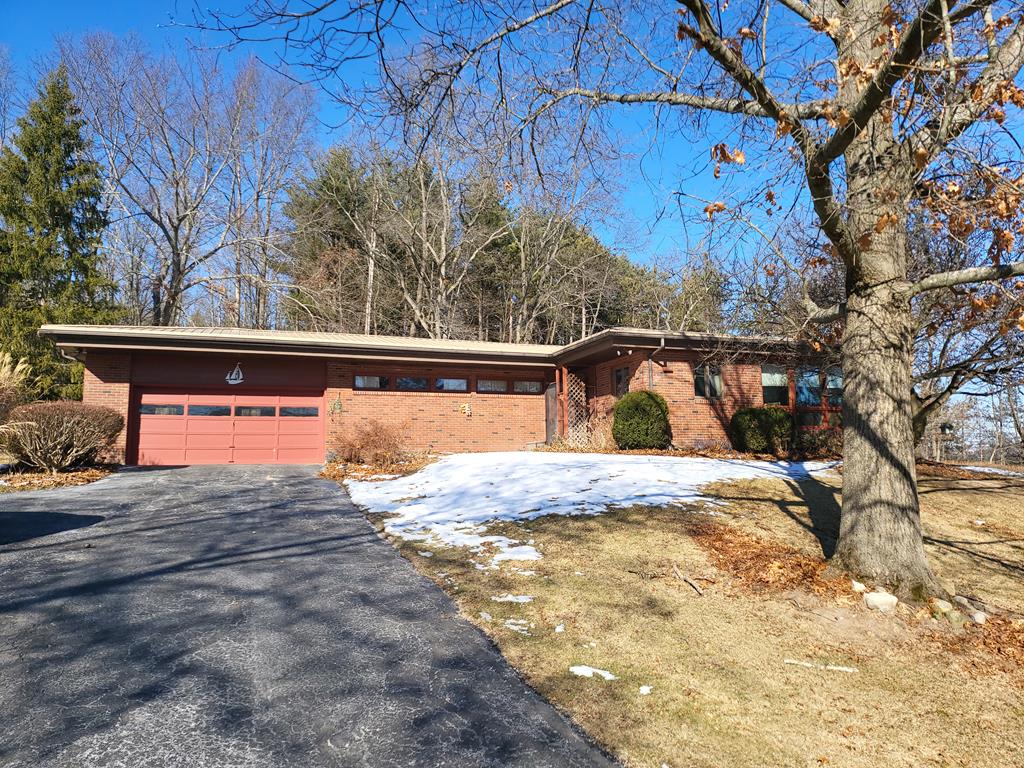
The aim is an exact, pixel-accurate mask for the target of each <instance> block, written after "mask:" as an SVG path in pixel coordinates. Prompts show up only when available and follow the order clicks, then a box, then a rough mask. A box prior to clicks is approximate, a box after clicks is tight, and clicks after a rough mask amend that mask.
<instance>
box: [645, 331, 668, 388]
mask: <svg viewBox="0 0 1024 768" xmlns="http://www.w3.org/2000/svg"><path fill="white" fill-rule="evenodd" d="M664 349H665V337H664V336H662V337H661V344H659V345H658V348H657V349H655V350H654V351H653V352H651V353H650V354H649V355H647V388H648V389H654V356H655V355H656V354H658V353H659V352H661V351H662V350H664Z"/></svg>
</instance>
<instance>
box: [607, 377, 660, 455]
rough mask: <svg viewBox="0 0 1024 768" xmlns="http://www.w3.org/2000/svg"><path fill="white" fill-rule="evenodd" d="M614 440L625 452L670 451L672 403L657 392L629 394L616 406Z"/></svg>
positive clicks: (613, 426) (643, 391) (613, 429)
mask: <svg viewBox="0 0 1024 768" xmlns="http://www.w3.org/2000/svg"><path fill="white" fill-rule="evenodd" d="M612 437H613V438H615V444H616V445H618V446H619V448H621V449H623V450H637V449H645V448H646V449H651V448H668V447H669V446H670V445H671V444H672V429H671V427H669V423H668V403H666V402H665V398H663V397H662V396H661V395H659V394H658V393H657V392H648V391H646V390H640V391H639V392H627V393H626V394H625V395H623V396H622V397H621V398H620V399H619V402H617V403H616V404H615V411H614V416H613V420H612Z"/></svg>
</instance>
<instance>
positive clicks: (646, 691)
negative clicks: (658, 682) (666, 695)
mask: <svg viewBox="0 0 1024 768" xmlns="http://www.w3.org/2000/svg"><path fill="white" fill-rule="evenodd" d="M653 690H654V689H653V688H652V687H651V686H649V685H641V686H640V695H641V696H650V695H651V691H653Z"/></svg>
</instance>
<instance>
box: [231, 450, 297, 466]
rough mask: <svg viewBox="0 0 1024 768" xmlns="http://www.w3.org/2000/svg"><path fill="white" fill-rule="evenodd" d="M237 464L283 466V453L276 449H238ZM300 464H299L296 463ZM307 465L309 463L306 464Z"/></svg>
mask: <svg viewBox="0 0 1024 768" xmlns="http://www.w3.org/2000/svg"><path fill="white" fill-rule="evenodd" d="M234 454H235V462H234V463H235V464H282V463H286V462H285V461H284V460H282V459H281V452H280V451H279V450H277V449H275V448H264V449H256V448H236V449H235V451H234ZM296 463H298V462H296ZM305 463H308V461H307V462H305Z"/></svg>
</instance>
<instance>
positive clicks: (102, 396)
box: [82, 352, 132, 464]
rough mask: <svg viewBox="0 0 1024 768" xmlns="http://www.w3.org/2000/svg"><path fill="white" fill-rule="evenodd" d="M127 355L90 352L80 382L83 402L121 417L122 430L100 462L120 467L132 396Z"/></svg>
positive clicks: (125, 353) (123, 459)
mask: <svg viewBox="0 0 1024 768" xmlns="http://www.w3.org/2000/svg"><path fill="white" fill-rule="evenodd" d="M131 362H132V357H131V353H130V352H89V353H87V355H86V358H85V376H84V379H83V381H82V402H83V403H88V404H89V405H104V406H106V407H107V408H113V409H114V410H115V411H117V412H118V413H120V414H121V416H123V417H124V428H123V429H122V430H121V434H120V435H118V436H117V440H116V441H115V443H114V445H113V446H112V447H111V449H110V450H109V451H108V452H107V453H106V454H105V455H103V456H101V457H100V458H101V459H102V460H103V461H110V462H114V463H117V464H123V463H124V461H125V447H126V444H127V435H128V421H129V418H130V416H131V415H130V414H129V408H130V405H131V404H130V394H131Z"/></svg>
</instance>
